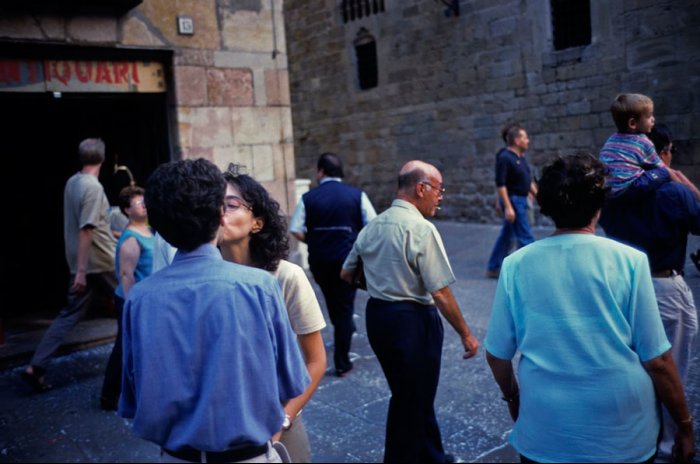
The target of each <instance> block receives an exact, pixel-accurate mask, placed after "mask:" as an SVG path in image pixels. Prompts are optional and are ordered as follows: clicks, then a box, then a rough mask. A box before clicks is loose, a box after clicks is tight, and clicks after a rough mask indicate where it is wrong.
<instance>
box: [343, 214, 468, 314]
mask: <svg viewBox="0 0 700 464" xmlns="http://www.w3.org/2000/svg"><path fill="white" fill-rule="evenodd" d="M358 255H359V256H360V257H361V258H362V261H363V263H364V270H365V277H366V278H367V292H368V293H369V295H370V296H371V297H373V298H378V299H381V300H385V301H406V300H409V301H415V302H417V303H420V304H425V305H432V304H434V302H433V297H432V296H431V293H432V292H435V291H437V290H440V289H442V288H445V287H447V286H448V285H450V284H452V283H454V282H455V281H456V279H455V276H454V274H453V273H452V267H451V266H450V262H449V260H448V259H447V253H446V252H445V247H444V246H443V244H442V238H440V234H439V233H438V231H437V229H436V228H435V226H434V225H433V224H432V223H431V222H429V221H428V220H426V219H425V218H424V217H423V215H422V214H421V213H420V212H419V211H418V209H417V208H416V207H415V206H414V205H412V204H411V203H409V202H407V201H404V200H394V201H393V202H392V204H391V207H390V208H389V209H387V210H386V211H384V212H383V213H382V214H380V215H379V216H377V217H376V218H374V219H372V220H371V221H370V222H369V223H368V224H367V225H366V226H365V227H364V228H363V229H362V231H361V232H360V234H359V236H358V237H357V241H356V242H355V244H354V245H353V247H352V250H351V251H350V254H349V255H348V257H347V258H346V260H345V263H343V269H345V270H346V271H348V272H351V273H352V272H353V271H354V270H355V268H356V267H357V256H358Z"/></svg>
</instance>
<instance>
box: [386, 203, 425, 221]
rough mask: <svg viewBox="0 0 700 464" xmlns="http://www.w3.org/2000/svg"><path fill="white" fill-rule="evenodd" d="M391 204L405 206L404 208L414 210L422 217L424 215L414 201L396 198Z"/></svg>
mask: <svg viewBox="0 0 700 464" xmlns="http://www.w3.org/2000/svg"><path fill="white" fill-rule="evenodd" d="M391 206H392V207H394V206H396V207H398V208H404V209H407V210H410V211H413V212H415V213H416V214H418V215H419V216H420V217H423V215H422V214H421V212H420V211H418V208H416V205H414V204H413V203H409V202H408V201H406V200H399V199H398V198H397V199H395V200H394V201H392V202H391ZM423 219H425V218H423Z"/></svg>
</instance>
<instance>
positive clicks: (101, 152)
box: [78, 139, 105, 166]
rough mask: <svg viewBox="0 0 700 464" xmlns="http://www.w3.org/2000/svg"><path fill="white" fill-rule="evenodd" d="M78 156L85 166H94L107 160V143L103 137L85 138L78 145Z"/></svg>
mask: <svg viewBox="0 0 700 464" xmlns="http://www.w3.org/2000/svg"><path fill="white" fill-rule="evenodd" d="M78 157H79V158H80V163H81V164H82V165H83V166H94V165H96V164H102V163H104V161H105V143H104V142H103V141H102V139H85V140H83V141H82V142H80V145H78Z"/></svg>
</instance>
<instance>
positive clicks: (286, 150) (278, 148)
mask: <svg viewBox="0 0 700 464" xmlns="http://www.w3.org/2000/svg"><path fill="white" fill-rule="evenodd" d="M179 15H186V16H190V17H191V18H192V19H193V22H194V34H193V35H180V34H178V31H177V16H179ZM0 41H11V42H13V43H16V42H21V43H29V44H32V43H34V44H39V45H40V44H42V43H51V44H65V45H71V46H76V45H77V46H86V47H101V48H104V49H106V50H109V49H112V48H119V49H122V50H123V49H124V48H127V49H134V50H172V51H173V52H174V59H173V69H172V70H169V71H170V72H171V73H172V76H173V81H174V87H175V88H174V89H172V90H171V92H174V93H173V98H172V100H173V102H174V103H173V106H174V108H173V111H172V112H173V115H172V119H173V124H172V137H171V139H172V144H173V152H174V156H175V157H178V158H179V157H182V158H197V157H204V158H207V159H209V160H212V161H214V162H215V163H216V164H217V165H219V166H220V167H222V168H223V167H226V166H227V165H228V163H229V162H237V163H241V164H245V165H246V166H247V167H248V171H249V172H250V173H251V174H252V175H254V176H255V177H256V178H257V179H258V180H260V181H261V182H263V183H264V184H265V186H266V187H267V188H268V189H269V190H270V191H271V192H272V194H273V195H274V196H275V197H276V198H277V199H278V200H279V201H280V203H281V204H282V207H283V209H284V210H285V211H289V210H290V209H292V208H293V207H294V204H295V195H294V179H295V171H294V147H293V143H292V136H293V134H292V123H291V110H290V98H289V79H288V72H287V55H286V44H285V33H284V20H283V12H282V0H144V1H143V2H142V3H141V4H140V5H139V6H137V7H136V8H134V9H132V10H131V11H129V12H127V13H126V14H124V15H121V16H118V17H117V16H115V15H100V16H74V15H68V14H66V15H65V16H61V15H42V14H31V15H30V14H9V15H2V17H0Z"/></svg>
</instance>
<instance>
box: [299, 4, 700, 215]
mask: <svg viewBox="0 0 700 464" xmlns="http://www.w3.org/2000/svg"><path fill="white" fill-rule="evenodd" d="M459 3H460V7H461V14H460V16H458V17H454V16H452V17H447V16H446V15H445V14H444V13H443V12H444V6H442V3H441V2H436V1H434V0H386V1H385V4H386V11H385V12H384V13H379V14H373V15H370V16H367V17H364V18H362V19H357V20H355V21H350V22H348V23H343V19H342V16H341V13H340V7H339V5H340V2H339V1H335V0H316V1H313V2H312V1H308V0H306V1H305V0H288V1H287V2H286V4H285V10H286V11H285V20H286V29H287V43H288V49H289V62H290V68H289V69H290V81H291V89H292V90H291V92H292V108H293V119H294V143H295V151H296V157H297V173H298V176H299V177H307V178H314V172H315V162H316V159H317V157H318V154H319V153H320V152H322V151H335V152H337V153H338V154H340V155H341V156H342V157H343V159H344V160H345V162H346V164H347V165H348V166H347V177H348V181H349V182H352V183H355V184H357V185H359V186H361V187H362V188H363V189H365V190H366V191H367V192H368V194H369V196H370V198H371V199H372V201H373V202H374V203H375V206H377V207H378V209H380V210H381V209H384V208H386V207H387V206H388V205H389V203H390V201H391V198H392V197H393V195H394V190H395V178H396V174H397V171H398V169H399V168H400V166H401V165H402V164H403V163H404V162H405V161H408V160H410V159H413V158H419V159H424V160H426V161H429V162H432V163H435V164H437V165H438V166H439V167H440V168H441V169H442V170H443V175H444V183H445V187H446V189H447V194H446V196H445V200H444V208H443V210H442V211H441V213H440V215H441V216H442V217H448V218H451V219H456V220H465V221H476V222H492V221H495V220H496V217H495V213H494V211H493V207H492V205H493V203H494V201H495V188H494V184H493V176H494V173H493V165H494V154H495V152H496V151H497V150H498V149H499V148H500V146H501V145H502V142H501V140H500V136H499V129H500V127H501V126H502V125H503V124H504V123H505V122H507V121H509V120H513V119H515V120H519V121H521V122H522V123H523V124H524V125H525V126H526V127H527V129H528V131H529V133H530V138H531V149H530V151H529V153H528V155H527V156H528V158H529V159H530V161H531V164H532V165H533V167H534V168H535V171H538V170H539V169H541V167H542V166H543V165H544V164H546V163H547V162H548V161H549V160H551V159H552V158H553V157H555V156H556V155H557V154H568V153H572V152H574V151H576V150H581V149H582V150H588V151H591V152H593V153H597V152H598V150H599V149H600V147H601V146H602V144H603V143H604V142H605V139H606V138H607V137H608V136H609V135H610V134H611V133H612V132H613V131H614V124H613V122H612V119H611V117H610V114H609V107H610V103H611V101H612V99H613V98H614V96H615V95H616V94H617V93H620V92H638V93H644V94H647V95H649V96H651V97H652V98H653V99H654V101H655V113H656V117H657V121H658V122H664V123H666V124H668V125H669V126H670V127H671V129H672V130H673V132H674V134H675V141H676V144H677V146H678V149H679V153H678V155H677V156H676V159H675V161H674V167H677V168H679V169H681V170H683V171H684V172H686V173H687V174H688V175H689V177H691V179H693V180H694V181H696V182H699V181H700V123H698V121H699V120H700V119H699V118H698V116H700V114H699V113H700V2H699V1H697V0H670V1H669V0H666V1H651V0H629V1H625V2H607V1H603V0H591V2H590V4H591V28H592V43H591V44H590V45H587V46H582V47H575V48H570V49H565V50H561V51H554V47H553V45H552V27H551V20H550V12H549V2H548V1H547V0H527V1H525V0H511V1H506V0H500V1H490V0H488V1H487V0H461V1H460V2H459ZM361 27H364V28H366V29H367V30H368V31H369V33H370V34H372V35H373V36H374V37H375V39H376V44H377V52H378V67H379V85H378V86H377V87H375V88H373V89H369V90H360V89H359V86H358V81H357V77H356V69H355V66H356V63H355V54H354V49H353V40H354V38H355V37H356V34H357V33H358V31H359V29H360V28H361Z"/></svg>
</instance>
